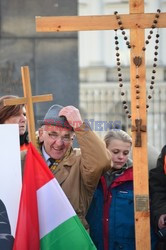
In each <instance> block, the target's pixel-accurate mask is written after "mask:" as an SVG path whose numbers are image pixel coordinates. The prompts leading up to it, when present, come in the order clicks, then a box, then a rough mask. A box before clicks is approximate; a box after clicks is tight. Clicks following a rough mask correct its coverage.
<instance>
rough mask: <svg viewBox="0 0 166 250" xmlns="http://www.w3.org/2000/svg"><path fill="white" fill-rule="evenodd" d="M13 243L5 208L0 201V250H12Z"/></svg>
mask: <svg viewBox="0 0 166 250" xmlns="http://www.w3.org/2000/svg"><path fill="white" fill-rule="evenodd" d="M13 242H14V238H13V236H12V235H11V228H10V223H9V218H8V215H7V211H6V207H5V205H4V203H3V202H2V201H1V200H0V250H12V247H13Z"/></svg>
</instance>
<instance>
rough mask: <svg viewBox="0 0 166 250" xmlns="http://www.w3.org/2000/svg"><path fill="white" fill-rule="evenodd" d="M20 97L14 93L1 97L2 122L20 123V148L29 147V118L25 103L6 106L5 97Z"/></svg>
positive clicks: (0, 117)
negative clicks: (27, 117) (27, 129)
mask: <svg viewBox="0 0 166 250" xmlns="http://www.w3.org/2000/svg"><path fill="white" fill-rule="evenodd" d="M12 98H18V96H14V95H5V96H2V97H0V124H18V126H19V134H20V150H21V151H22V150H25V149H27V147H28V132H27V131H26V127H27V119H26V111H25V107H24V105H21V104H20V105H13V106H4V103H3V102H4V100H5V99H12Z"/></svg>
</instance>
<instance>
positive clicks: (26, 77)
mask: <svg viewBox="0 0 166 250" xmlns="http://www.w3.org/2000/svg"><path fill="white" fill-rule="evenodd" d="M21 75H22V84H23V92H24V97H23V98H21V97H20V98H12V99H6V100H4V105H8V106H11V105H18V104H25V106H26V116H27V121H28V134H29V140H30V141H31V142H32V143H33V144H34V146H37V145H36V133H35V120H34V111H33V103H36V102H46V101H52V100H53V96H52V94H48V95H39V96H32V91H31V82H30V73H29V67H28V66H23V67H21Z"/></svg>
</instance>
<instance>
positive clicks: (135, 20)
mask: <svg viewBox="0 0 166 250" xmlns="http://www.w3.org/2000/svg"><path fill="white" fill-rule="evenodd" d="M120 17H121V20H122V23H123V26H124V29H135V28H139V29H147V28H151V26H152V23H153V20H154V18H155V13H147V14H145V13H141V14H122V15H120ZM157 27H158V28H164V27H166V12H164V13H160V18H159V20H158V24H157ZM114 29H119V25H118V23H117V20H116V17H115V15H104V16H63V17H62V16H59V17H54V16H50V17H48V16H46V17H41V16H37V17H36V31H37V32H63V31H85V30H114Z"/></svg>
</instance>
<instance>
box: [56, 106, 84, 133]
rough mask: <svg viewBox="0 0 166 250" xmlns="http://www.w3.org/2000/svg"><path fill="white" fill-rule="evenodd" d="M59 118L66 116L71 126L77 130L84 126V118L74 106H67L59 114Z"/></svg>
mask: <svg viewBox="0 0 166 250" xmlns="http://www.w3.org/2000/svg"><path fill="white" fill-rule="evenodd" d="M59 116H65V117H66V119H67V121H68V123H69V124H70V126H72V127H73V128H74V130H75V129H77V128H79V127H80V126H81V125H82V123H83V122H82V118H81V115H80V112H79V110H78V109H77V108H75V107H74V106H66V107H64V108H63V109H61V111H60V112H59Z"/></svg>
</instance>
